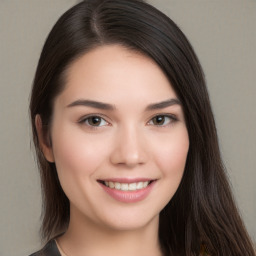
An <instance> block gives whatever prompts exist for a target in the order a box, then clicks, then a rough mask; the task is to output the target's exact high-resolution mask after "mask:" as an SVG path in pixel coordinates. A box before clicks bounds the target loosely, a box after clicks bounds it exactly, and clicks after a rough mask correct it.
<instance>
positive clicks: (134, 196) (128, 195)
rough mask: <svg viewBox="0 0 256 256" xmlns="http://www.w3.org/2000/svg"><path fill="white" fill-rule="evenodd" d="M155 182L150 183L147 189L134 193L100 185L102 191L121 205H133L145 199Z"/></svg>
mask: <svg viewBox="0 0 256 256" xmlns="http://www.w3.org/2000/svg"><path fill="white" fill-rule="evenodd" d="M154 184H155V181H153V182H151V183H150V184H149V185H148V186H147V187H145V188H142V189H138V190H135V191H123V190H118V189H115V188H110V187H107V186H105V185H104V184H102V183H100V185H101V187H102V188H103V190H104V191H105V192H106V193H107V194H108V195H109V196H111V197H112V198H114V199H115V200H117V201H119V202H123V203H135V202H139V201H142V200H143V199H145V198H146V197H147V196H148V194H149V193H150V191H151V190H152V188H153V186H154Z"/></svg>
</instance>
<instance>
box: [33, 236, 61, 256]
mask: <svg viewBox="0 0 256 256" xmlns="http://www.w3.org/2000/svg"><path fill="white" fill-rule="evenodd" d="M29 256H61V255H60V252H59V250H58V248H57V245H56V243H55V240H50V241H49V242H48V243H47V244H46V245H45V246H44V247H43V248H42V249H41V250H40V251H38V252H35V253H33V254H31V255H29Z"/></svg>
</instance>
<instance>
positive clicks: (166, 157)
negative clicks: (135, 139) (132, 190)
mask: <svg viewBox="0 0 256 256" xmlns="http://www.w3.org/2000/svg"><path fill="white" fill-rule="evenodd" d="M155 149H156V151H155V152H156V153H155V155H156V163H157V165H158V167H159V169H160V170H161V171H162V175H163V176H165V177H170V178H172V179H173V181H174V182H177V181H180V180H181V177H182V175H183V172H184V168H185V164H186V159H187V154H188V149H189V139H188V135H187V132H186V131H185V132H183V133H181V134H180V135H179V134H178V135H177V136H175V137H174V136H170V138H169V139H166V140H164V141H162V143H161V144H159V146H158V147H155Z"/></svg>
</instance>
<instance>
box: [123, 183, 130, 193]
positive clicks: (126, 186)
mask: <svg viewBox="0 0 256 256" xmlns="http://www.w3.org/2000/svg"><path fill="white" fill-rule="evenodd" d="M128 188H129V185H128V184H127V183H123V184H121V190H124V191H127V190H128Z"/></svg>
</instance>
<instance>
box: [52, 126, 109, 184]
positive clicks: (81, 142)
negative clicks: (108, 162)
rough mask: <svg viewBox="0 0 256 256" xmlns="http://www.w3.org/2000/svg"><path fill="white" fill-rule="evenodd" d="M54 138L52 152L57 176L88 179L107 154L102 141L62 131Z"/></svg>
mask: <svg viewBox="0 0 256 256" xmlns="http://www.w3.org/2000/svg"><path fill="white" fill-rule="evenodd" d="M70 134H72V136H70ZM54 138H55V140H54V141H53V152H54V158H55V164H56V167H57V170H58V174H59V176H63V175H65V176H66V177H68V178H79V179H81V178H83V177H87V178H88V176H90V175H93V173H94V172H95V171H96V170H97V168H98V167H99V165H100V164H101V163H102V161H103V160H104V159H105V157H104V156H105V155H106V154H107V152H106V147H104V143H102V141H99V140H95V139H91V138H90V137H88V136H81V135H79V134H76V133H73V132H68V133H67V132H64V131H63V132H61V133H58V134H56V135H55V137H54ZM96 152H97V153H96Z"/></svg>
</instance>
